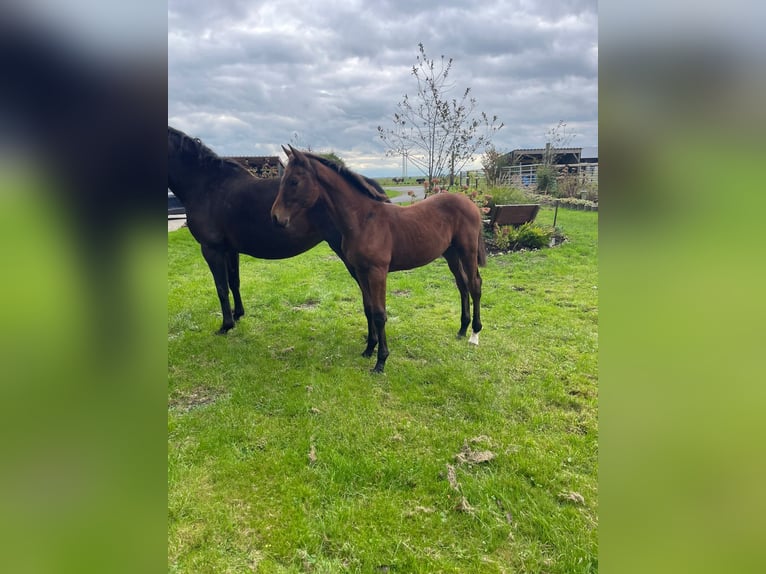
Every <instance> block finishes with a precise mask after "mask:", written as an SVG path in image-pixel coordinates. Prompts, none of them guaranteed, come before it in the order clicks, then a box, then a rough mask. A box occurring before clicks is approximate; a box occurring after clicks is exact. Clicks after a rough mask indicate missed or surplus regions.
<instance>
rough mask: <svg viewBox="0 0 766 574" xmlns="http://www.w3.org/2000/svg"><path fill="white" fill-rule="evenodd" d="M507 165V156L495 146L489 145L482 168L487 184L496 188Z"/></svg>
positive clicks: (482, 158) (482, 160) (483, 157)
mask: <svg viewBox="0 0 766 574" xmlns="http://www.w3.org/2000/svg"><path fill="white" fill-rule="evenodd" d="M506 163H507V160H506V156H504V155H502V154H501V153H500V152H498V151H497V150H496V149H495V146H493V145H492V144H489V145H488V146H487V147H486V149H485V150H484V155H483V156H482V157H481V167H483V168H484V177H486V178H487V184H488V185H489V186H490V187H494V186H495V185H497V184H498V181H499V180H500V173H501V171H502V169H503V168H504V167H505V165H506Z"/></svg>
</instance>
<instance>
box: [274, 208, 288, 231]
mask: <svg viewBox="0 0 766 574" xmlns="http://www.w3.org/2000/svg"><path fill="white" fill-rule="evenodd" d="M271 220H272V221H273V222H274V225H276V226H277V227H287V224H288V223H290V218H289V217H285V216H280V215H278V214H277V213H276V212H274V211H272V212H271Z"/></svg>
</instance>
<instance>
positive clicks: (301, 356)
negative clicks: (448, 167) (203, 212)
mask: <svg viewBox="0 0 766 574" xmlns="http://www.w3.org/2000/svg"><path fill="white" fill-rule="evenodd" d="M552 221H553V212H552V210H550V209H545V208H544V209H543V210H542V211H541V213H540V215H539V216H538V222H539V223H543V224H545V223H548V224H550V223H551V222H552ZM557 225H558V226H559V227H561V228H562V229H563V231H564V233H565V235H567V237H568V238H569V240H568V241H567V242H566V243H564V244H563V245H561V246H559V247H556V248H553V249H545V250H541V251H531V252H530V251H527V252H517V253H510V254H506V255H500V256H492V257H490V258H489V262H488V264H487V267H486V268H484V269H482V277H483V279H484V287H483V292H484V294H483V299H482V320H483V323H484V330H483V331H482V333H481V345H480V346H479V347H478V348H476V347H471V346H469V345H468V343H467V342H466V340H465V339H464V340H457V339H456V338H455V334H456V332H457V329H458V326H459V297H458V293H457V289H456V288H455V285H454V281H453V279H452V276H451V274H450V273H449V270H448V268H447V265H446V263H445V262H444V261H443V260H437V261H435V262H433V263H431V264H430V265H428V266H426V267H422V268H419V269H415V270H412V271H407V272H397V273H393V274H391V275H389V280H388V316H389V321H388V324H387V334H388V341H389V348H390V351H391V356H390V357H389V359H388V362H387V364H386V373H385V374H383V375H373V374H371V373H370V372H369V371H370V369H371V368H372V366H373V365H374V359H365V358H362V357H361V351H362V350H363V348H364V343H365V337H366V323H365V319H364V314H363V312H362V303H361V294H360V293H359V290H358V287H357V286H356V284H355V282H354V281H353V280H352V279H351V277H350V276H349V275H348V273H347V272H346V270H345V268H344V266H343V265H342V263H341V262H340V261H339V260H338V258H337V257H336V256H335V255H334V254H333V253H332V251H331V250H330V249H329V248H328V247H327V246H326V245H321V246H319V247H317V248H315V249H313V250H312V251H310V252H308V253H305V254H303V255H300V256H298V257H295V258H292V259H288V260H283V261H263V260H256V259H252V258H248V257H245V256H243V257H242V264H241V266H242V295H243V300H244V302H245V309H246V312H247V314H246V316H245V317H244V318H243V319H242V320H241V321H240V322H239V323H238V324H237V327H236V328H235V329H234V330H232V331H231V332H230V333H229V334H228V335H227V336H214V335H213V332H214V331H215V330H216V329H217V328H218V327H219V326H220V321H221V319H220V308H219V305H218V300H217V298H216V295H215V289H214V286H213V281H212V277H211V275H210V273H209V271H208V269H207V266H206V264H205V262H204V260H203V259H202V256H201V255H200V252H199V246H198V244H197V243H196V242H195V241H194V240H193V238H192V237H191V235H190V234H189V232H188V230H187V229H181V230H179V231H175V232H172V233H169V235H168V261H169V266H168V283H169V291H168V392H169V398H168V404H169V408H168V441H169V442H168V568H169V571H171V572H195V573H196V572H216V573H217V572H247V571H255V572H328V573H329V572H423V573H426V572H429V573H430V572H550V573H553V572H560V573H564V572H566V573H572V572H595V571H596V570H597V567H598V562H597V548H598V538H597V524H598V522H597V515H598V491H597V484H598V481H597V478H598V434H597V432H598V426H597V402H598V382H597V376H598V364H597V349H598V288H597V286H598V271H597V258H598V257H597V256H598V249H597V243H598V214H597V213H594V212H579V211H569V210H559V214H558V221H557Z"/></svg>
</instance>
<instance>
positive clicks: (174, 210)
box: [168, 190, 186, 217]
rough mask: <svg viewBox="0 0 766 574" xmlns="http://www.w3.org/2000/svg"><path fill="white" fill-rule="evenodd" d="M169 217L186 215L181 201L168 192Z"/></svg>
mask: <svg viewBox="0 0 766 574" xmlns="http://www.w3.org/2000/svg"><path fill="white" fill-rule="evenodd" d="M171 215H186V208H185V207H184V204H183V203H181V200H180V199H178V198H177V197H176V196H175V194H174V193H173V192H172V191H170V190H168V217H169V216H171Z"/></svg>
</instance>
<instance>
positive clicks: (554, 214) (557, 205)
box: [553, 199, 559, 229]
mask: <svg viewBox="0 0 766 574" xmlns="http://www.w3.org/2000/svg"><path fill="white" fill-rule="evenodd" d="M554 205H555V208H554V209H553V228H554V229H556V218H557V217H558V215H559V200H558V199H557V200H556V202H555V204H554Z"/></svg>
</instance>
